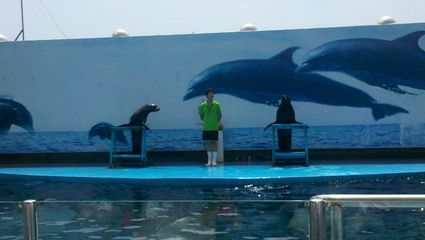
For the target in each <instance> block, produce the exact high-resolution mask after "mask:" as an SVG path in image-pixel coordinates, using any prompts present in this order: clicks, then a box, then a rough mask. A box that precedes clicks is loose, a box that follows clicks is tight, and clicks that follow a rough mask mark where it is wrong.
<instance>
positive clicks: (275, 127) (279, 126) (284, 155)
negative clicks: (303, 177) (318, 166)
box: [272, 123, 309, 166]
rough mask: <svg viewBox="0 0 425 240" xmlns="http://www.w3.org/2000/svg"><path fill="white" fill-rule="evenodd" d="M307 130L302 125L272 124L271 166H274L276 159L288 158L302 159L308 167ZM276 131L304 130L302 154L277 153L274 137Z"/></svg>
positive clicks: (304, 125) (305, 125)
mask: <svg viewBox="0 0 425 240" xmlns="http://www.w3.org/2000/svg"><path fill="white" fill-rule="evenodd" d="M308 128H309V126H308V125H307V124H304V123H291V124H272V164H273V165H275V164H276V159H279V158H282V159H288V158H304V159H305V162H304V165H306V166H308V165H309V151H308ZM278 129H303V130H304V152H279V153H278V152H277V150H276V140H275V138H276V135H277V130H278Z"/></svg>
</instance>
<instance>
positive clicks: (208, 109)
mask: <svg viewBox="0 0 425 240" xmlns="http://www.w3.org/2000/svg"><path fill="white" fill-rule="evenodd" d="M198 111H199V115H200V116H201V118H202V116H203V122H204V124H203V129H204V131H217V130H218V123H219V122H220V113H221V109H220V103H218V102H217V101H215V100H213V102H212V104H211V105H210V106H208V103H207V101H204V102H202V103H201V105H200V106H199V108H198Z"/></svg>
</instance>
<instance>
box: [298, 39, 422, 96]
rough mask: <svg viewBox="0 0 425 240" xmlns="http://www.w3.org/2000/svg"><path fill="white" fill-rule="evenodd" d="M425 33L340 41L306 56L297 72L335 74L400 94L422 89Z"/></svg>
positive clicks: (327, 44) (317, 48) (321, 46)
mask: <svg viewBox="0 0 425 240" xmlns="http://www.w3.org/2000/svg"><path fill="white" fill-rule="evenodd" d="M424 34H425V31H416V32H412V33H410V34H407V35H405V36H402V37H400V38H397V39H395V40H392V41H389V40H381V39H373V38H358V39H343V40H336V41H332V42H328V43H325V44H322V45H320V46H318V47H316V48H314V49H313V50H311V51H310V52H309V53H308V54H307V56H306V57H305V59H304V61H303V63H302V64H301V66H300V67H299V69H298V72H304V73H305V72H311V71H337V72H343V73H346V74H348V75H350V76H353V77H355V78H357V79H358V80H360V81H363V82H365V83H367V84H369V85H372V86H376V87H381V88H383V89H386V90H389V91H392V92H395V93H399V94H413V93H410V92H407V91H405V90H403V89H401V88H400V86H407V87H410V88H416V89H422V90H425V52H424V50H423V49H421V48H420V46H419V44H418V41H419V39H420V38H421V37H422V36H423V35H424Z"/></svg>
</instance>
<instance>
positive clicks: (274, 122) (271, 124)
mask: <svg viewBox="0 0 425 240" xmlns="http://www.w3.org/2000/svg"><path fill="white" fill-rule="evenodd" d="M275 123H276V122H272V123H270V124H269V125H267V126H266V127H265V128H264V129H263V131H266V130H267V128H269V127H270V126H271V125H272V124H275Z"/></svg>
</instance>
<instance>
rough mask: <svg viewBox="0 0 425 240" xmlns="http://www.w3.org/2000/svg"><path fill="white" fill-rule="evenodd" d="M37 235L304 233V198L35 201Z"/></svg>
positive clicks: (262, 235) (253, 235)
mask: <svg viewBox="0 0 425 240" xmlns="http://www.w3.org/2000/svg"><path fill="white" fill-rule="evenodd" d="M37 216H38V236H39V238H40V239H44V240H47V239H59V238H60V239H73V240H75V239H265V238H270V239H308V231H309V228H308V226H309V209H308V208H307V207H306V201H85V202H69V201H67V202H63V201H44V202H37Z"/></svg>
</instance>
